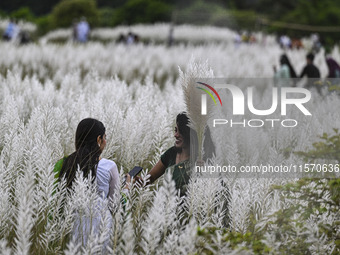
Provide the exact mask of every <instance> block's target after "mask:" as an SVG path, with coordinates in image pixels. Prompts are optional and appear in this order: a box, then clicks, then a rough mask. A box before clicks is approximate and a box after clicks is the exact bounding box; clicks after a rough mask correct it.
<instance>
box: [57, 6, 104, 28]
mask: <svg viewBox="0 0 340 255" xmlns="http://www.w3.org/2000/svg"><path fill="white" fill-rule="evenodd" d="M51 15H52V16H51V17H52V19H51V21H52V22H53V24H52V26H53V27H70V25H71V24H72V23H73V22H74V20H75V19H79V18H81V17H85V18H86V19H87V20H88V22H89V23H90V24H91V25H93V26H96V25H97V23H98V18H99V17H98V16H99V13H98V10H97V6H96V2H95V1H94V0H63V1H61V2H60V3H59V4H57V5H56V6H55V7H54V9H53V11H52V14H51Z"/></svg>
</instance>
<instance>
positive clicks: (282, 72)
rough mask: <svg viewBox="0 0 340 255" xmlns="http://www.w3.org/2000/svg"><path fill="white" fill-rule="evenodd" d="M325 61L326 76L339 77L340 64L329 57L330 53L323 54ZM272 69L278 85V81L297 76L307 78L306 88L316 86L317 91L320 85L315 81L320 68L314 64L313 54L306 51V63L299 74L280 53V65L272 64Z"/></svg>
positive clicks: (318, 75)
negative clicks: (277, 66)
mask: <svg viewBox="0 0 340 255" xmlns="http://www.w3.org/2000/svg"><path fill="white" fill-rule="evenodd" d="M325 61H326V64H327V67H328V75H327V78H330V79H332V78H340V66H339V64H338V63H337V62H336V61H335V60H334V58H332V57H331V55H329V54H326V55H325ZM273 69H274V78H275V80H276V85H278V86H280V81H283V82H285V81H284V80H286V81H288V79H290V78H298V79H301V78H303V77H307V78H308V82H307V83H306V88H313V87H314V88H316V89H317V90H318V92H320V90H321V87H320V85H319V84H318V83H316V82H315V81H317V80H319V79H320V77H321V75H320V70H319V68H318V67H317V66H316V65H315V64H314V54H313V53H308V54H307V55H306V65H305V66H304V68H303V70H302V71H301V73H300V75H297V74H296V72H295V70H294V67H293V65H292V64H291V63H290V60H289V58H288V56H287V55H286V54H282V55H281V57H280V67H279V68H276V66H273Z"/></svg>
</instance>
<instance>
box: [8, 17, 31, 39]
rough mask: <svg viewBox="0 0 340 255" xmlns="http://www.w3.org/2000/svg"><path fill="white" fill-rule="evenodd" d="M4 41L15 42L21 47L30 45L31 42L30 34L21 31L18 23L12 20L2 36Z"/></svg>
mask: <svg viewBox="0 0 340 255" xmlns="http://www.w3.org/2000/svg"><path fill="white" fill-rule="evenodd" d="M2 39H3V40H4V41H8V42H14V43H18V44H20V45H22V44H26V43H29V42H30V41H31V39H30V36H29V34H28V32H27V31H23V30H21V29H20V27H19V25H18V23H17V21H16V20H14V19H10V21H9V23H8V25H7V27H6V29H5V31H4V33H3V35H2Z"/></svg>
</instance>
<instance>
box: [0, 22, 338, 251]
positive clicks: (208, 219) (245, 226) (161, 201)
mask: <svg viewBox="0 0 340 255" xmlns="http://www.w3.org/2000/svg"><path fill="white" fill-rule="evenodd" d="M124 29H127V28H124V27H121V28H117V29H115V30H96V31H94V32H93V37H95V38H97V40H95V41H90V42H89V43H87V44H84V45H79V44H74V43H72V42H71V41H70V40H69V36H70V31H68V30H65V31H55V32H53V33H50V34H49V35H47V36H45V37H44V38H42V39H41V40H40V41H39V42H38V43H32V44H28V45H24V46H17V45H15V44H11V43H5V42H0V51H1V58H0V105H1V106H0V152H1V154H0V194H1V195H0V253H1V254H106V253H108V254H339V253H340V227H339V224H340V217H339V196H340V195H339V190H340V188H339V187H340V185H339V179H335V178H330V179H315V180H314V181H312V180H309V179H305V178H303V179H298V178H295V176H288V175H287V176H284V175H283V176H275V175H273V176H271V178H261V176H257V175H254V176H252V177H251V178H238V177H237V176H234V175H233V176H228V175H225V176H223V175H222V176H220V177H219V178H197V179H192V180H191V182H190V184H189V188H188V190H189V191H188V194H187V196H186V197H184V198H183V197H182V198H180V197H178V196H177V192H176V189H175V186H174V183H173V182H172V180H171V176H169V175H165V176H164V178H162V179H161V180H160V181H159V182H156V183H155V184H154V185H149V186H147V187H142V188H140V187H134V188H133V189H132V190H131V192H130V193H129V199H128V202H127V204H125V205H124V206H122V205H121V203H120V197H117V199H116V200H115V201H110V203H113V207H114V208H115V210H114V211H113V212H112V217H109V216H107V215H106V214H105V212H104V213H103V214H102V217H101V219H102V224H101V227H100V230H99V233H98V234H94V233H92V234H90V235H89V236H88V242H87V244H86V246H82V245H81V243H78V242H76V240H72V238H71V236H70V234H69V233H70V232H71V230H72V228H73V223H74V221H75V212H78V213H82V214H83V215H86V216H87V217H90V218H91V217H92V216H93V214H94V211H95V208H96V205H98V196H97V194H96V191H95V184H91V183H88V182H87V180H82V178H79V179H78V181H77V184H76V185H75V188H74V192H73V193H72V194H69V193H67V192H66V190H65V188H64V186H63V185H64V184H63V183H59V184H58V187H57V188H55V185H54V183H55V180H54V175H53V167H54V164H55V163H56V162H57V161H58V160H59V159H60V158H62V157H63V156H65V155H69V154H70V153H72V152H73V151H74V134H75V129H76V127H77V124H78V123H79V121H80V120H81V119H83V118H86V117H93V118H97V119H99V120H101V121H102V122H103V123H104V125H105V126H106V135H107V146H106V148H105V150H104V152H103V154H102V156H103V157H106V158H108V159H111V160H114V161H115V162H116V163H117V165H118V167H119V169H120V172H121V176H123V175H124V173H126V172H128V171H129V170H130V169H131V168H132V167H133V166H135V165H141V166H143V168H144V169H145V171H144V172H143V174H142V175H146V173H147V172H148V171H149V170H150V169H151V168H152V166H153V165H154V164H155V163H156V162H157V161H158V160H159V158H160V155H161V154H162V153H163V152H164V151H165V150H166V149H167V148H169V147H170V146H172V145H173V143H174V138H173V129H174V125H175V116H176V115H177V114H178V113H179V112H182V111H185V110H187V109H186V107H187V106H186V102H185V96H184V93H183V88H182V85H183V84H185V83H186V81H187V79H188V77H189V76H190V75H193V76H194V77H206V76H207V74H209V75H212V72H213V77H233V78H244V77H247V78H258V77H261V78H263V77H264V78H267V80H271V79H272V77H273V65H278V62H279V57H280V54H281V53H282V52H283V51H282V49H280V47H279V46H278V45H277V44H276V42H275V39H274V38H273V37H271V36H267V37H266V40H265V44H264V43H263V41H264V39H263V40H262V39H261V38H262V37H263V35H261V34H258V35H257V36H259V40H258V42H257V43H255V44H251V45H250V44H242V45H240V46H239V47H236V46H235V45H234V43H233V38H234V32H232V31H230V30H227V29H217V28H213V27H204V28H199V27H194V26H180V27H177V28H175V30H174V37H175V41H176V39H177V42H178V43H176V44H175V45H173V46H172V47H167V46H166V43H165V41H166V37H167V34H168V29H169V26H168V25H164V24H163V25H154V26H136V27H132V29H133V30H134V31H135V32H137V33H138V34H139V35H140V36H141V38H143V37H144V38H147V39H148V44H142V43H140V44H135V45H129V46H127V45H122V44H115V43H114V42H110V41H114V40H115V39H116V38H117V37H118V34H119V33H120V32H121V31H125V30H124ZM125 32H127V31H125ZM98 38H99V39H98ZM100 39H102V40H103V41H105V43H103V42H101V41H100ZM56 41H63V42H62V43H56ZM162 41H163V42H164V43H161V42H162ZM306 45H307V46H306V48H305V49H301V50H288V51H287V54H288V56H289V58H290V60H291V62H292V63H293V65H294V67H295V70H296V71H297V73H300V72H301V70H302V68H303V66H304V65H305V55H306V53H307V52H308V50H309V49H308V41H306ZM332 56H333V57H334V58H335V59H336V60H337V61H340V54H339V51H338V49H337V48H334V49H333V52H332ZM315 64H316V65H317V66H318V67H319V68H320V70H321V75H322V77H323V78H324V77H326V76H327V72H328V71H327V66H326V64H325V60H324V54H323V51H322V50H321V52H320V53H319V54H317V55H316V58H315ZM210 68H211V69H210ZM211 71H212V72H211ZM256 89H257V91H258V93H259V94H258V95H259V96H258V98H257V99H258V100H259V102H264V104H265V102H267V101H268V100H270V98H271V94H270V93H271V91H272V86H270V85H268V86H259V87H257V88H256ZM222 99H223V100H224V101H223V102H228V101H227V100H228V99H227V98H222ZM267 105H268V104H267ZM339 109H340V100H339V95H338V94H337V93H336V92H335V93H334V92H333V93H329V92H327V91H323V95H319V94H317V93H316V92H315V91H312V98H311V100H310V102H309V103H308V110H309V111H310V112H311V113H312V116H311V117H310V118H306V117H305V116H301V114H299V113H298V112H297V111H289V113H288V115H289V117H290V118H294V119H297V120H299V124H298V126H297V127H295V128H288V129H287V128H283V127H282V126H276V127H275V128H271V127H268V126H265V127H263V128H257V129H252V128H230V127H229V128H227V127H226V128H224V129H223V130H222V131H220V133H218V134H213V139H215V140H219V143H218V144H219V146H220V147H218V148H217V149H218V150H217V151H218V152H219V155H218V156H219V159H220V160H222V162H224V163H225V164H231V165H234V166H237V167H240V166H242V165H260V164H272V165H280V164H292V163H293V164H303V163H306V162H315V163H318V164H319V163H320V164H321V163H327V164H336V163H338V162H339V161H338V159H339V158H340V157H339V155H338V154H339V153H340V152H339V148H340V145H339V140H340V139H339V135H338V134H337V133H336V132H337V131H336V130H334V128H335V129H336V128H339V127H340V116H339V115H340V112H339ZM229 110H230V109H228V108H226V109H225V111H226V113H225V114H228V112H229ZM278 114H279V113H278ZM246 117H249V118H251V116H246ZM276 117H278V118H280V116H276ZM323 133H327V134H328V135H329V136H328V137H326V136H324V137H323V139H322V138H321V137H320V136H322V135H323ZM316 142H317V143H318V144H316V145H315V146H316V147H315V146H314V147H313V143H316ZM299 151H300V152H305V155H302V154H303V153H300V154H299V153H297V152H299ZM310 151H312V152H310ZM307 152H310V153H309V154H308V153H307ZM306 153H307V154H306ZM313 153H314V154H313ZM300 177H310V176H307V175H306V176H300ZM338 177H339V175H338ZM222 180H223V181H222ZM104 203H109V202H108V201H104ZM104 206H105V205H104Z"/></svg>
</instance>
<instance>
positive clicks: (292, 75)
mask: <svg viewBox="0 0 340 255" xmlns="http://www.w3.org/2000/svg"><path fill="white" fill-rule="evenodd" d="M280 64H281V65H283V64H286V65H287V66H288V69H289V73H290V78H297V75H296V72H295V70H294V68H293V66H292V64H291V63H290V61H289V58H288V56H287V55H286V54H282V55H281V58H280Z"/></svg>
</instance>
